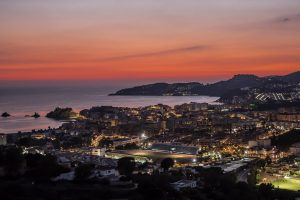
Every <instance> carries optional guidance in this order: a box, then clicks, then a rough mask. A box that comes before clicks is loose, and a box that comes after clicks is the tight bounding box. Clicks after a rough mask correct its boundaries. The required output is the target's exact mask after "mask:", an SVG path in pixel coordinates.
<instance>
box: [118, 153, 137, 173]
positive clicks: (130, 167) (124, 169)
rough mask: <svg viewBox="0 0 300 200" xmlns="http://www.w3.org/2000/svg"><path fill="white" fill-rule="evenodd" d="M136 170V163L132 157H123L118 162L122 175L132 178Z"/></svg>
mask: <svg viewBox="0 0 300 200" xmlns="http://www.w3.org/2000/svg"><path fill="white" fill-rule="evenodd" d="M134 168H135V161H134V158H132V157H123V158H120V159H119V160H118V170H119V173H120V174H121V175H125V176H127V177H131V175H132V172H133V171H134Z"/></svg>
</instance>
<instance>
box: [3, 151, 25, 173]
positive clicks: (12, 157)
mask: <svg viewBox="0 0 300 200" xmlns="http://www.w3.org/2000/svg"><path fill="white" fill-rule="evenodd" d="M23 164H24V157H23V154H22V150H21V149H19V148H16V147H12V148H9V149H7V150H6V152H5V156H4V165H5V168H4V169H5V172H6V175H8V176H17V175H19V174H20V170H21V169H22V166H23Z"/></svg>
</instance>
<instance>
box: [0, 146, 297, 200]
mask: <svg viewBox="0 0 300 200" xmlns="http://www.w3.org/2000/svg"><path fill="white" fill-rule="evenodd" d="M166 163H169V161H168V162H166ZM171 164H172V163H171ZM162 165H163V164H162ZM167 166H168V167H169V166H170V164H168V165H167ZM136 167H137V166H136V163H135V161H134V159H133V158H130V157H125V158H121V159H119V162H118V168H119V170H120V172H121V174H123V175H124V176H125V179H124V181H125V182H128V181H130V180H132V181H133V182H134V183H136V184H137V187H136V188H135V187H132V186H133V185H130V187H127V186H126V185H124V186H122V187H117V186H116V187H114V186H111V185H110V184H109V182H108V181H107V180H90V179H88V178H89V177H90V175H91V171H92V169H93V168H94V166H93V165H90V164H81V165H79V166H78V167H77V168H76V169H75V180H74V181H59V182H53V181H51V178H53V177H56V176H57V175H59V174H60V173H64V172H68V171H69V169H67V168H64V167H62V166H60V165H58V164H57V161H56V158H55V157H53V156H51V155H40V154H25V155H24V154H22V152H21V150H20V149H19V148H16V147H1V151H0V169H1V171H3V172H4V173H2V174H1V175H0V187H1V190H0V196H1V199H5V200H44V199H45V200H53V199H56V200H69V199H72V200H81V199H87V200H88V199H90V200H96V199H132V200H139V199H140V200H148V199H149V200H150V199H158V200H163V199H180V200H181V199H182V200H184V199H195V200H196V199H203V200H232V199H245V200H272V199H294V198H295V197H297V196H299V193H297V192H291V191H284V190H279V189H275V188H274V187H273V186H272V185H270V184H261V185H260V186H256V185H255V183H253V184H246V183H236V179H235V176H234V174H224V173H223V172H222V170H221V169H220V168H202V167H196V168H195V170H196V171H197V172H198V173H197V174H193V173H188V172H185V175H186V176H187V177H190V178H193V179H194V180H198V181H197V187H196V188H189V189H183V190H182V191H177V190H175V189H174V188H173V187H172V184H171V183H173V182H176V181H178V180H181V179H182V178H183V172H182V171H181V170H179V171H178V170H176V171H174V170H169V171H165V172H163V173H159V172H157V171H155V172H154V173H153V174H152V175H149V174H132V172H133V170H134V169H135V168H136ZM2 169H4V170H2ZM122 180H123V179H122ZM122 180H121V181H122Z"/></svg>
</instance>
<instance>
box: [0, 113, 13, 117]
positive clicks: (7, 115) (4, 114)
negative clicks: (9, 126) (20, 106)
mask: <svg viewBox="0 0 300 200" xmlns="http://www.w3.org/2000/svg"><path fill="white" fill-rule="evenodd" d="M10 116H11V115H10V114H9V113H8V112H4V113H2V115H1V117H10Z"/></svg>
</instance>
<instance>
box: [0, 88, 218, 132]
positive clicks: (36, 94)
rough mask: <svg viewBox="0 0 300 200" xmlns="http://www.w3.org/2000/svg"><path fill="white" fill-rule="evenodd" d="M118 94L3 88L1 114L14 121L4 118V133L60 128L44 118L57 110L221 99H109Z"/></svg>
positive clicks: (0, 121) (93, 90)
mask: <svg viewBox="0 0 300 200" xmlns="http://www.w3.org/2000/svg"><path fill="white" fill-rule="evenodd" d="M114 91H116V89H113V88H109V89H108V88H101V87H45V86H43V87H38V86H36V87H20V86H18V87H9V88H6V87H2V88H0V113H3V112H8V113H10V114H11V115H12V117H9V118H1V117H0V133H14V132H18V131H23V132H24V131H31V130H33V129H44V128H47V127H49V126H50V127H53V128H54V127H58V126H59V125H60V124H61V122H58V121H55V120H51V119H48V118H46V117H44V116H45V114H46V113H47V112H49V111H51V110H53V109H54V108H55V107H72V108H73V109H75V110H76V111H79V110H81V109H85V108H91V107H92V106H125V107H139V106H147V105H154V104H158V103H162V104H166V105H170V106H174V105H178V104H182V103H189V102H199V103H201V102H207V103H214V101H216V100H217V99H218V98H217V97H207V96H191V97H170V96H164V97H161V96H151V97H149V96H108V94H109V93H112V92H114ZM34 112H38V113H40V114H41V116H42V117H40V118H38V119H34V118H30V117H29V118H28V117H25V115H32V114H33V113H34Z"/></svg>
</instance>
